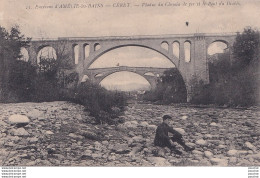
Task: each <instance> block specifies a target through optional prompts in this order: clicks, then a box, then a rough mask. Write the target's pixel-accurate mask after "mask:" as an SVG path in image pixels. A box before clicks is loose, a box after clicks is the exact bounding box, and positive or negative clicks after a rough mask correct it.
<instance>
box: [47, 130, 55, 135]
mask: <svg viewBox="0 0 260 178" xmlns="http://www.w3.org/2000/svg"><path fill="white" fill-rule="evenodd" d="M45 134H47V135H53V134H54V133H53V132H52V131H50V130H48V131H46V132H45Z"/></svg>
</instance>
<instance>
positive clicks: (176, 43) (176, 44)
mask: <svg viewBox="0 0 260 178" xmlns="http://www.w3.org/2000/svg"><path fill="white" fill-rule="evenodd" d="M172 52H173V55H175V56H176V57H177V58H178V59H179V58H180V42H179V41H174V42H173V43H172Z"/></svg>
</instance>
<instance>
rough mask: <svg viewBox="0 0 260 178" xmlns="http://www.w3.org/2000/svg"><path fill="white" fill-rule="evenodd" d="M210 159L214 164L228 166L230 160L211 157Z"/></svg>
mask: <svg viewBox="0 0 260 178" xmlns="http://www.w3.org/2000/svg"><path fill="white" fill-rule="evenodd" d="M210 161H211V163H212V164H213V165H217V166H228V160H227V159H220V158H211V159H210Z"/></svg>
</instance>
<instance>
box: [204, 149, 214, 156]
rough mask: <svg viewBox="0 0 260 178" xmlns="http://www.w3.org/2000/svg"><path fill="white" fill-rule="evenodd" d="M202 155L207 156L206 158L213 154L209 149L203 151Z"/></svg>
mask: <svg viewBox="0 0 260 178" xmlns="http://www.w3.org/2000/svg"><path fill="white" fill-rule="evenodd" d="M204 155H205V156H206V157H207V158H211V157H212V156H213V154H212V153H211V152H210V151H204Z"/></svg>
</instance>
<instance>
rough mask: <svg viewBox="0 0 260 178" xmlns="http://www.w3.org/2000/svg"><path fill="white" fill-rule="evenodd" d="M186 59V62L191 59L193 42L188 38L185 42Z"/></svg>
mask: <svg viewBox="0 0 260 178" xmlns="http://www.w3.org/2000/svg"><path fill="white" fill-rule="evenodd" d="M184 60H185V62H190V61H191V42H190V41H188V40H187V41H185V42H184Z"/></svg>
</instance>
